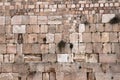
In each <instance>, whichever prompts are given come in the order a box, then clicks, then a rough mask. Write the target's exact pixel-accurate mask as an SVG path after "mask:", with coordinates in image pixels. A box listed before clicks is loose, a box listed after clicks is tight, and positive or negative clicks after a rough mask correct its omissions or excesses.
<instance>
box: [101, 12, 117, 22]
mask: <svg viewBox="0 0 120 80" xmlns="http://www.w3.org/2000/svg"><path fill="white" fill-rule="evenodd" d="M113 17H115V14H103V16H102V23H108V22H109V21H110V20H111V19H112V18H113Z"/></svg>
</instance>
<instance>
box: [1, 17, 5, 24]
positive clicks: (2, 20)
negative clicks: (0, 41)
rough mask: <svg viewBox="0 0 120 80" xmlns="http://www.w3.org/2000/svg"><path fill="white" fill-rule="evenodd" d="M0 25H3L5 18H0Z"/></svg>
mask: <svg viewBox="0 0 120 80" xmlns="http://www.w3.org/2000/svg"><path fill="white" fill-rule="evenodd" d="M0 25H5V16H0Z"/></svg>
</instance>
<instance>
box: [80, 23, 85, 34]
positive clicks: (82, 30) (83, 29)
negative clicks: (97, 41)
mask: <svg viewBox="0 0 120 80" xmlns="http://www.w3.org/2000/svg"><path fill="white" fill-rule="evenodd" d="M84 31H85V24H80V25H79V32H84Z"/></svg>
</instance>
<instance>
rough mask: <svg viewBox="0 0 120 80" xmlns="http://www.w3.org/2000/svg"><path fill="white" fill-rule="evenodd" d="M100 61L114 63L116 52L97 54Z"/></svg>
mask: <svg viewBox="0 0 120 80" xmlns="http://www.w3.org/2000/svg"><path fill="white" fill-rule="evenodd" d="M99 59H100V63H116V60H117V56H116V54H99Z"/></svg>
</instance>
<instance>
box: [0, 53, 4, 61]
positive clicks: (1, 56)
mask: <svg viewBox="0 0 120 80" xmlns="http://www.w3.org/2000/svg"><path fill="white" fill-rule="evenodd" d="M0 62H3V54H0Z"/></svg>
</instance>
